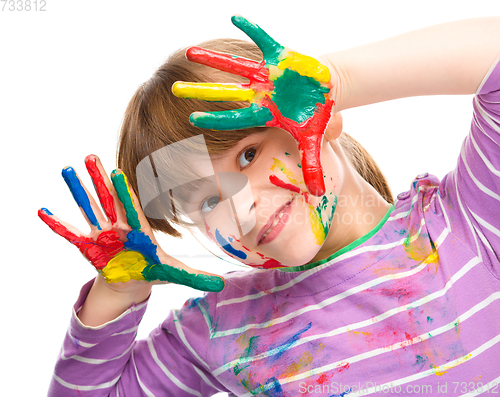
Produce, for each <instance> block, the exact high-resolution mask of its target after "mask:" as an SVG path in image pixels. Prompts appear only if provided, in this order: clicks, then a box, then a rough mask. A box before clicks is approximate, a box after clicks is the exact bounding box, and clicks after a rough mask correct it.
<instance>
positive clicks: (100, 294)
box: [78, 276, 152, 327]
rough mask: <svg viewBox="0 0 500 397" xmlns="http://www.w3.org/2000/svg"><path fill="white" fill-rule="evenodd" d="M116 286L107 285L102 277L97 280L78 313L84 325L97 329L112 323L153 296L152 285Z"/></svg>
mask: <svg viewBox="0 0 500 397" xmlns="http://www.w3.org/2000/svg"><path fill="white" fill-rule="evenodd" d="M114 284H116V285H113V284H108V283H106V281H105V280H104V278H103V277H101V276H97V277H96V278H95V280H94V284H93V285H92V288H91V289H90V291H89V294H88V295H87V298H86V300H85V302H84V304H83V306H82V309H81V310H80V312H79V313H78V318H79V319H80V321H81V322H82V323H83V324H84V325H87V326H91V327H96V326H100V325H102V324H105V323H107V322H109V321H112V320H114V319H116V318H117V317H118V316H120V315H121V314H123V313H124V312H125V311H126V310H127V309H129V308H130V306H132V305H133V304H139V303H141V302H144V301H145V300H147V299H148V298H149V295H150V294H151V287H152V285H151V284H150V283H146V282H135V281H133V282H129V283H114ZM118 284H119V285H118Z"/></svg>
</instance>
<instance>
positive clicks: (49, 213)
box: [42, 208, 54, 215]
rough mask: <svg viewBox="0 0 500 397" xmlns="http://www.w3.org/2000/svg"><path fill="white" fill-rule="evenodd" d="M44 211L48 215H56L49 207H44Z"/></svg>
mask: <svg viewBox="0 0 500 397" xmlns="http://www.w3.org/2000/svg"><path fill="white" fill-rule="evenodd" d="M42 211H43V212H45V213H46V214H47V215H54V214H53V213H52V212H50V211H49V210H48V209H47V208H42Z"/></svg>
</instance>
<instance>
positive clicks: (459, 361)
mask: <svg viewBox="0 0 500 397" xmlns="http://www.w3.org/2000/svg"><path fill="white" fill-rule="evenodd" d="M471 357H472V354H471V353H469V354H467V355H465V356H462V357H460V358H459V359H457V360H455V361H453V362H452V363H451V364H443V365H440V366H439V367H436V366H434V365H432V364H431V368H432V369H434V373H435V374H436V375H437V376H441V375H443V374H445V373H446V371H447V370H449V369H452V368H454V367H457V366H459V365H460V364H463V363H464V362H466V361H467V360H468V359H469V358H471Z"/></svg>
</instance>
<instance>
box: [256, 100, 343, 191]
mask: <svg viewBox="0 0 500 397" xmlns="http://www.w3.org/2000/svg"><path fill="white" fill-rule="evenodd" d="M333 104H334V101H333V100H331V99H327V100H326V101H325V103H324V104H319V103H318V104H317V105H316V111H315V114H314V117H311V118H309V119H307V120H306V121H304V122H303V123H301V124H299V123H297V122H295V121H293V120H290V119H288V118H286V117H283V116H282V114H281V112H280V111H279V109H278V108H277V107H276V104H275V103H274V102H273V101H272V100H271V99H270V98H269V96H266V97H265V98H264V99H263V100H262V105H263V106H265V107H267V108H268V109H269V110H270V111H271V113H272V115H273V120H271V121H269V122H268V123H266V126H267V127H278V128H282V129H284V130H286V131H288V132H289V133H290V134H291V135H292V136H293V137H294V139H295V140H296V141H297V143H298V146H299V151H300V155H301V163H302V174H303V176H304V181H305V183H306V186H307V190H309V192H310V193H311V194H313V195H314V196H322V195H323V194H325V181H324V179H323V168H322V166H321V146H322V143H323V135H324V134H325V130H326V127H327V125H328V122H329V121H330V114H331V111H332V108H333Z"/></svg>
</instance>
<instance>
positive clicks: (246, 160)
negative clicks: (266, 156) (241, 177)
mask: <svg viewBox="0 0 500 397" xmlns="http://www.w3.org/2000/svg"><path fill="white" fill-rule="evenodd" d="M256 152H257V149H255V148H253V147H252V148H248V149H246V150H245V151H243V152H242V153H241V154H240V155H239V157H238V164H239V166H240V167H241V168H245V167H246V166H247V165H248V164H250V162H251V161H252V160H253V159H254V157H255V154H256Z"/></svg>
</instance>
